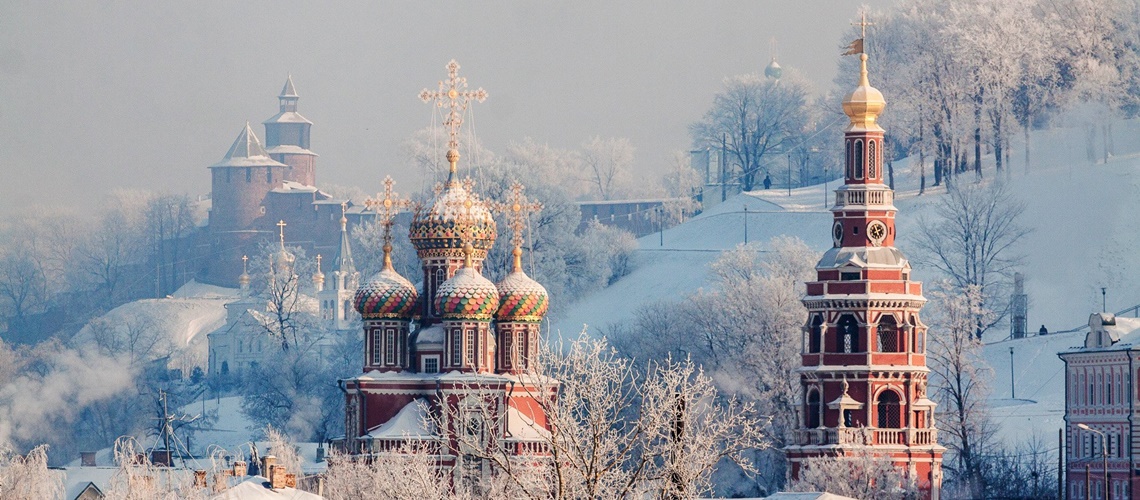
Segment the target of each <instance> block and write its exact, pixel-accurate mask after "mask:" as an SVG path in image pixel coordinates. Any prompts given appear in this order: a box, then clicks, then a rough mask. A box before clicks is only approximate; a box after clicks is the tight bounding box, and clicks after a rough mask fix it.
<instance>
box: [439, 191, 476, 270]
mask: <svg viewBox="0 0 1140 500" xmlns="http://www.w3.org/2000/svg"><path fill="white" fill-rule="evenodd" d="M478 201H479V198H478V195H476V194H475V193H472V192H468V193H467V196H464V197H463V198H461V199H454V198H453V199H449V200H447V201H446V202H445V203H447V210H449V211H451V212H453V213H455V214H456V215H455V237H457V238H459V241H460V242H461V243H463V266H464V267H471V265H472V257H473V255H474V251H475V238H476V236H478V235H476V234H475V230H476V227H475V225H476V224H475V223H476V220H475V215H474V214H472V213H471V212H472V210H471V209H472V207H474V206H475V203H476V202H478Z"/></svg>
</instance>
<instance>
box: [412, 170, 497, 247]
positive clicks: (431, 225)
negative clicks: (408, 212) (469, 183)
mask: <svg viewBox="0 0 1140 500" xmlns="http://www.w3.org/2000/svg"><path fill="white" fill-rule="evenodd" d="M447 159H448V161H449V162H451V165H452V170H451V175H450V176H449V178H448V180H447V186H446V187H444V190H443V192H441V193H440V195H439V196H438V197H436V200H435V202H434V203H432V206H431V207H430V208H429V209H427V210H425V211H423V212H422V213H418V214H416V216H415V217H414V218H413V220H412V225H411V228H410V231H409V235H408V236H409V238H411V240H412V245H414V246H415V247H416V250H417V251H424V250H433V249H452V250H457V251H458V250H460V249H462V248H463V243H462V239H463V238H470V241H471V245H472V247H473V248H474V250H475V257H476V258H480V259H481V258H484V257H486V255H487V251H488V250H490V249H491V247H492V246H493V245H494V244H495V235H496V226H495V220H494V218H492V217H491V211H490V210H489V209H487V205H486V204H484V203H483V202H482V201H481V200H479V198H478V197H477V196H475V195H474V194H472V193H471V192H469V191H468V190H467V188H465V187H464V186H463V184H462V183H460V182H459V181H458V180H457V179H456V173H455V163H456V161H458V159H459V153H458V152H456V151H455V150H450V151H448V152H447ZM455 256H459V252H456V253H455Z"/></svg>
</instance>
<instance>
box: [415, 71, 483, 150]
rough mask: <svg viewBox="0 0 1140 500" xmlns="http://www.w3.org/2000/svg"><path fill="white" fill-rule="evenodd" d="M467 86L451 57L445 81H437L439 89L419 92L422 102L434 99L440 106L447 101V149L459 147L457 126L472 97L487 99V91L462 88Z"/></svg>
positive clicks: (437, 105)
mask: <svg viewBox="0 0 1140 500" xmlns="http://www.w3.org/2000/svg"><path fill="white" fill-rule="evenodd" d="M466 88H467V78H464V77H460V76H459V63H458V62H455V59H452V60H451V62H449V63H447V81H446V83H445V82H444V81H440V82H439V90H437V91H435V92H432V91H430V90H428V89H424V90H423V91H422V92H420V99H421V100H423V101H424V102H430V101H436V107H439V108H442V107H443V106H444V103H445V102H446V103H447V107H448V108H449V110H448V113H447V119H445V120H444V121H443V124H444V125H445V126H446V127H447V134H448V136H449V139H448V141H447V148H448V149H456V150H457V149H459V126H460V125H462V124H463V112H464V111H466V110H467V106H468V105H469V104H471V100H472V99H474V100H476V101H479V102H483V101H485V100H487V91H485V90H483V88H482V87H480V88H479V89H477V90H474V91H471V90H464V89H466Z"/></svg>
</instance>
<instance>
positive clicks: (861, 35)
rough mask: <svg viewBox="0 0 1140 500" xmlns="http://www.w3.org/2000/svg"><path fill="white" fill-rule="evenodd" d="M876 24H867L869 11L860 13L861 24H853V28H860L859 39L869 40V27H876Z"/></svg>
mask: <svg viewBox="0 0 1140 500" xmlns="http://www.w3.org/2000/svg"><path fill="white" fill-rule="evenodd" d="M874 24H875V23H869V22H867V11H863V12H860V13H859V22H857V23H851V25H852V26H858V27H859V38H860V39H861V40H866V39H867V26H874Z"/></svg>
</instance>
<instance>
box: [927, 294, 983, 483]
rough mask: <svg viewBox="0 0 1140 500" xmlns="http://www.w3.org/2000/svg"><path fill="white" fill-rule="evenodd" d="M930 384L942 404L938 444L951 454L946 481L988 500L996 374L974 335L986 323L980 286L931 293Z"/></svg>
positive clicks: (939, 417) (939, 413)
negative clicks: (991, 406) (992, 392)
mask: <svg viewBox="0 0 1140 500" xmlns="http://www.w3.org/2000/svg"><path fill="white" fill-rule="evenodd" d="M931 299H932V301H931V302H932V303H933V304H935V305H936V306H937V307H935V308H933V309H932V312H933V314H932V321H931V323H932V328H931V329H930V331H931V335H930V350H929V354H928V357H929V359H930V363H929V365H930V372H931V373H930V382H931V384H932V385H933V387H934V391H932V393H933V394H934V395H935V398H936V399H937V401H938V428H939V429H940V430H941V433H940V434H939V438H940V439H939V442H940V443H941V444H943V445H945V446H946V447H947V449H948V450H949V453H948V460H947V461H946V462H945V463H944V467H945V469H946V470H947V476H948V477H947V482H948V483H950V484H951V485H954V487H955V488H957V489H959V490H961V491H963V492H968V495H966V496H967V497H970V498H982V497H985V496H986V495H984V492H985V491H986V488H987V485H986V483H985V476H984V471H985V468H984V465H985V463H986V453H987V451H988V447H989V446H990V444H991V442H990V440H991V438H992V435H993V432H994V429H993V427H992V423H991V422H990V420H989V415H988V407H987V403H986V400H987V398H988V397H989V390H990V388H989V385H988V383H987V381H988V380H989V379H990V378H991V377H992V371H991V370H990V369H989V367H988V365H987V364H986V362H985V361H984V360H983V359H982V356H981V354H982V352H981V348H982V344H981V340H980V339H979V338H978V337H977V336H975V335H974V333H975V331H976V328H977V325H978V324H979V322H987V321H988V320H989V317H990V316H991V313H990V312H989V311H987V310H986V309H985V306H984V301H983V292H982V289H981V287H979V286H977V285H970V286H967V287H966V288H965V289H961V288H958V287H957V286H955V285H953V284H951V283H943V284H942V286H941V287H938V288H936V290H935V291H934V292H933V293H931Z"/></svg>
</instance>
